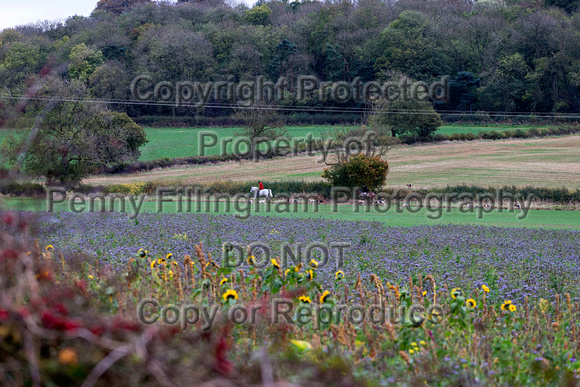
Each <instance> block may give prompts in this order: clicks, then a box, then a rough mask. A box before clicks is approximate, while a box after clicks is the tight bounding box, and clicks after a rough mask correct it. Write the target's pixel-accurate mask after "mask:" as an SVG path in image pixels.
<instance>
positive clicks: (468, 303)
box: [465, 298, 477, 309]
mask: <svg viewBox="0 0 580 387" xmlns="http://www.w3.org/2000/svg"><path fill="white" fill-rule="evenodd" d="M465 305H467V306H468V307H469V308H471V309H474V308H475V306H476V305H477V303H476V302H475V300H474V299H473V298H470V299H469V300H467V301H465Z"/></svg>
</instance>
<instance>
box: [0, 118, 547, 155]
mask: <svg viewBox="0 0 580 387" xmlns="http://www.w3.org/2000/svg"><path fill="white" fill-rule="evenodd" d="M341 127H348V125H345V126H341V125H310V126H288V127H285V129H286V131H287V133H288V135H289V136H290V137H292V138H296V137H306V135H308V134H312V137H313V138H317V137H320V136H322V135H323V134H324V133H325V132H327V131H330V130H336V129H340V128H341ZM530 127H532V125H505V124H488V125H470V124H447V125H443V126H442V127H440V128H439V130H438V131H437V132H436V133H441V134H454V133H474V134H477V133H479V132H486V131H492V130H497V131H502V130H508V129H524V130H525V129H529V128H530ZM534 127H537V126H534ZM240 129H241V128H239V127H206V128H173V127H167V128H152V127H145V133H146V134H147V139H148V140H149V143H147V144H146V145H144V146H143V147H142V148H141V157H140V158H139V160H140V161H148V160H157V159H162V158H176V157H189V156H199V155H200V152H199V143H198V136H199V133H200V132H202V131H211V132H215V133H217V134H218V137H219V138H220V139H221V138H230V137H234V136H235V134H236V133H237V132H239V131H240ZM11 133H19V131H17V130H13V129H1V130H0V144H1V143H3V142H4V140H5V139H6V137H8V135H9V134H11ZM218 144H219V143H218ZM226 149H227V152H228V153H231V152H232V144H231V143H230V144H227V148H226ZM219 153H220V146H219V145H216V146H214V147H208V148H207V150H206V155H215V154H219Z"/></svg>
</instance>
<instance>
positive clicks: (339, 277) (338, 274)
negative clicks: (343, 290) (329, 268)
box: [334, 270, 344, 281]
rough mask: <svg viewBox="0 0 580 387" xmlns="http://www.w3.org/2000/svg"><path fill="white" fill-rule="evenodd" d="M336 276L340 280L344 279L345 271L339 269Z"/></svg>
mask: <svg viewBox="0 0 580 387" xmlns="http://www.w3.org/2000/svg"><path fill="white" fill-rule="evenodd" d="M334 278H335V279H336V280H337V281H340V280H342V279H343V278H344V272H343V271H342V270H339V271H337V272H336V273H335V274H334Z"/></svg>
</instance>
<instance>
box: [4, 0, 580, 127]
mask: <svg viewBox="0 0 580 387" xmlns="http://www.w3.org/2000/svg"><path fill="white" fill-rule="evenodd" d="M578 4H580V2H578V1H577V2H574V1H555V0H547V1H546V2H544V1H510V0H508V1H506V2H501V1H486V2H474V3H472V2H469V1H461V0H458V1H452V0H433V1H425V0H400V1H389V0H386V1H385V0H360V1H357V2H355V1H339V2H320V1H305V2H298V1H296V2H291V3H290V2H284V1H259V2H258V3H257V4H256V5H254V6H253V7H252V8H249V7H248V6H246V5H243V4H241V5H231V4H228V3H226V2H222V1H220V0H206V1H201V2H179V3H176V4H175V3H159V2H151V1H145V0H101V1H100V2H99V3H98V4H97V7H96V9H95V10H94V11H93V13H92V14H91V16H90V17H81V16H73V17H70V18H69V19H67V20H66V21H64V22H50V21H46V22H39V23H37V24H35V25H28V26H21V27H17V28H13V29H6V30H4V31H2V32H1V33H0V89H1V90H2V95H3V96H4V98H5V97H6V95H12V96H18V95H22V94H24V93H25V92H26V91H27V89H29V88H30V87H31V85H33V84H34V80H35V78H37V77H40V76H43V75H46V74H47V73H53V74H58V75H59V76H62V77H64V78H65V79H71V80H73V79H76V80H79V81H81V82H83V83H84V84H85V85H86V88H87V90H88V93H89V94H90V95H91V96H92V97H93V98H99V99H107V100H115V101H119V100H120V101H128V100H131V99H132V96H131V95H130V92H129V84H130V83H131V80H132V79H133V78H134V77H135V76H136V75H140V74H148V75H150V76H151V77H152V78H153V79H154V80H155V81H156V82H158V81H169V82H172V83H175V82H179V81H183V80H189V81H202V82H205V81H218V80H225V79H227V77H228V76H233V78H230V79H234V80H235V81H240V80H244V79H251V78H253V77H255V76H257V75H264V76H265V77H266V79H271V80H274V81H275V80H276V79H277V78H278V77H280V76H286V77H288V78H290V79H293V78H295V77H296V76H298V75H315V76H317V77H318V78H319V79H320V80H326V81H347V82H349V81H352V80H353V79H355V78H356V77H359V78H360V79H361V80H362V81H363V82H364V81H370V80H377V81H382V82H384V81H387V80H389V79H393V77H396V76H399V77H400V76H401V75H402V74H403V75H406V76H408V77H410V78H412V79H414V80H421V81H426V82H432V81H434V80H438V79H440V78H441V77H442V76H445V75H447V76H449V77H450V78H449V79H450V84H451V91H452V95H451V97H452V98H451V99H450V101H449V102H448V103H438V104H437V105H436V106H435V107H436V108H437V109H438V110H440V111H444V110H453V111H467V112H469V111H473V112H475V111H488V112H526V114H527V112H553V113H578V112H580V60H579V59H580V12H578V7H577V5H578ZM290 91H291V90H290ZM3 101H4V102H3V103H4V104H6V103H9V101H8V100H6V99H4V100H3ZM282 104H283V105H285V106H296V107H304V106H311V107H324V105H326V107H328V106H329V105H332V104H333V102H329V101H327V102H323V101H319V100H318V99H317V98H309V99H306V100H300V101H298V100H297V99H296V98H295V95H292V94H291V93H289V94H288V95H287V97H286V99H285V100H284V101H283V102H282ZM360 105H361V104H360V103H358V105H357V103H355V102H352V103H351V104H350V105H349V106H350V107H361V106H360ZM112 108H114V109H116V110H120V111H124V112H127V113H128V114H129V115H130V116H133V117H137V116H141V115H156V114H164V115H168V114H178V115H190V116H191V115H193V114H199V113H200V111H199V110H195V109H193V108H185V107H182V108H178V109H174V108H170V107H158V106H151V105H131V104H126V103H115V104H112ZM228 112H229V113H231V111H228V110H227V109H223V110H222V111H220V109H212V110H211V111H207V110H206V111H205V113H206V114H209V115H221V116H223V115H225V114H228ZM201 113H204V112H201Z"/></svg>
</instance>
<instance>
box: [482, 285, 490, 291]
mask: <svg viewBox="0 0 580 387" xmlns="http://www.w3.org/2000/svg"><path fill="white" fill-rule="evenodd" d="M481 288H482V289H483V291H484V292H486V293H489V288H488V287H487V286H486V285H481Z"/></svg>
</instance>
